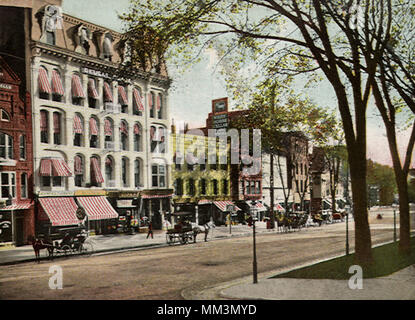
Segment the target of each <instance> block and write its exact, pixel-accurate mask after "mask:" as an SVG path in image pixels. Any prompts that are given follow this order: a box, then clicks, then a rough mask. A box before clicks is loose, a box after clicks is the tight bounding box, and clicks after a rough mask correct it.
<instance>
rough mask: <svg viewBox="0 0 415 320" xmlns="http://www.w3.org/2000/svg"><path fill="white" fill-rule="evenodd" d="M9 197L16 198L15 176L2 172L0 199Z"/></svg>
mask: <svg viewBox="0 0 415 320" xmlns="http://www.w3.org/2000/svg"><path fill="white" fill-rule="evenodd" d="M9 195H11V196H12V198H16V174H15V173H14V172H2V173H1V198H2V199H7V198H8V197H9Z"/></svg>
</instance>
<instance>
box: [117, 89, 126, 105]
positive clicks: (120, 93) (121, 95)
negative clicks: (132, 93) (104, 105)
mask: <svg viewBox="0 0 415 320" xmlns="http://www.w3.org/2000/svg"><path fill="white" fill-rule="evenodd" d="M118 96H119V99H118V101H119V103H120V104H121V105H128V98H127V93H126V92H125V88H124V87H123V86H118Z"/></svg>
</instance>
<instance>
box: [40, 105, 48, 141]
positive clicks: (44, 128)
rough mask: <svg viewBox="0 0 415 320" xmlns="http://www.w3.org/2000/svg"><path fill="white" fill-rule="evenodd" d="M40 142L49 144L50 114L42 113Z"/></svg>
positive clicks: (42, 111) (44, 111)
mask: <svg viewBox="0 0 415 320" xmlns="http://www.w3.org/2000/svg"><path fill="white" fill-rule="evenodd" d="M40 142H42V143H49V112H48V111H46V110H41V111H40Z"/></svg>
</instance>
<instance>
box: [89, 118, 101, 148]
mask: <svg viewBox="0 0 415 320" xmlns="http://www.w3.org/2000/svg"><path fill="white" fill-rule="evenodd" d="M98 134H99V128H98V121H97V119H96V118H95V117H91V118H89V136H90V138H89V146H90V148H98Z"/></svg>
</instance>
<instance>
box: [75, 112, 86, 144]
mask: <svg viewBox="0 0 415 320" xmlns="http://www.w3.org/2000/svg"><path fill="white" fill-rule="evenodd" d="M83 123H84V121H83V119H82V116H81V115H79V114H75V116H74V119H73V132H74V136H73V137H74V138H73V145H74V146H77V147H82V136H83V133H84V127H83Z"/></svg>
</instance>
